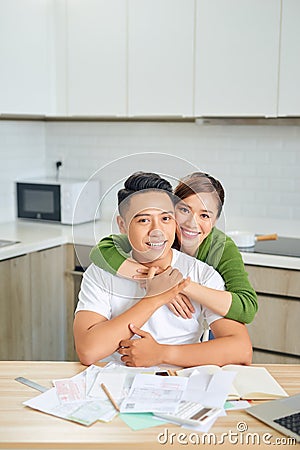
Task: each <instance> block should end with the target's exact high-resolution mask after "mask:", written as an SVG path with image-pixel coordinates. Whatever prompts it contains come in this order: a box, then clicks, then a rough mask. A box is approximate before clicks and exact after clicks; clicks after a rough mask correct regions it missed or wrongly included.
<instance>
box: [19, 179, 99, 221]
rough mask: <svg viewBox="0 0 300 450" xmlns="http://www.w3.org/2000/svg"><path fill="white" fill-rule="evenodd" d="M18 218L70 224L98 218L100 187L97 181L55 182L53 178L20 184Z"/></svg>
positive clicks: (32, 180) (25, 181)
mask: <svg viewBox="0 0 300 450" xmlns="http://www.w3.org/2000/svg"><path fill="white" fill-rule="evenodd" d="M16 192H17V212H18V213H17V216H18V217H19V218H21V219H35V220H46V221H51V222H59V223H62V224H66V225H71V224H74V225H75V224H79V223H84V222H90V221H93V220H94V219H96V218H97V214H98V206H99V203H100V185H99V181H97V180H88V181H83V180H71V179H69V180H67V179H60V180H58V181H57V180H55V179H52V178H45V179H42V180H41V179H31V180H23V181H18V182H17V183H16Z"/></svg>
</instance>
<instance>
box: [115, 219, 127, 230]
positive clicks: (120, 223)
mask: <svg viewBox="0 0 300 450" xmlns="http://www.w3.org/2000/svg"><path fill="white" fill-rule="evenodd" d="M117 224H118V227H119V230H120V233H122V234H127V227H126V224H125V220H124V219H123V217H121V216H117Z"/></svg>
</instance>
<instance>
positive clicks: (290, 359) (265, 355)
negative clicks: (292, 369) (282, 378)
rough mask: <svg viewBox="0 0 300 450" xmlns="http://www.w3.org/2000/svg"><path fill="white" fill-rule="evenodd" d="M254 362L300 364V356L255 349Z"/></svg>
mask: <svg viewBox="0 0 300 450" xmlns="http://www.w3.org/2000/svg"><path fill="white" fill-rule="evenodd" d="M252 363H253V364H300V356H298V357H297V356H289V355H284V354H280V353H272V352H264V351H259V350H256V349H255V350H254V352H253V358H252Z"/></svg>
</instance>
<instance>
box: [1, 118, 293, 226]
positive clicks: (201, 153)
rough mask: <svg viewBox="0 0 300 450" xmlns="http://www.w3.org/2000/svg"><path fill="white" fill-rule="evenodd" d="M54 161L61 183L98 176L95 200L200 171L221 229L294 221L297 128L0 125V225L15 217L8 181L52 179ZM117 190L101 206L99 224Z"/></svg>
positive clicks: (110, 205)
mask: <svg viewBox="0 0 300 450" xmlns="http://www.w3.org/2000/svg"><path fill="white" fill-rule="evenodd" d="M151 152H154V153H151ZM163 153H166V154H169V156H164V155H162V154H163ZM133 154H138V155H135V156H132V155H133ZM60 158H62V159H63V167H62V169H61V175H62V176H66V177H78V178H86V179H87V178H89V177H90V176H92V175H93V174H94V172H95V171H98V175H97V176H98V177H99V178H100V179H101V183H102V192H103V193H105V192H106V191H107V189H108V188H109V187H110V186H111V185H112V184H113V183H115V182H118V181H120V180H121V181H122V179H124V178H126V177H127V176H128V175H129V174H130V173H132V172H133V171H135V170H139V169H140V170H149V171H157V172H159V173H163V174H165V175H168V176H169V178H170V177H175V178H177V177H180V176H182V175H185V174H186V173H189V172H191V171H193V170H203V171H207V172H209V173H211V174H212V175H214V176H216V177H217V178H219V179H220V180H221V181H222V183H223V185H224V187H225V190H226V194H227V195H226V207H225V213H226V214H225V215H226V220H227V223H228V220H231V219H233V218H236V217H238V218H243V219H244V223H246V224H247V220H248V218H252V217H260V218H266V219H268V220H269V219H270V220H271V219H284V220H287V221H299V220H300V176H299V174H300V127H291V126H278V127H275V126H232V125H230V126H228V125H226V126H221V125H215V126H212V125H210V126H209V125H204V126H197V125H195V124H193V123H153V122H149V123H142V122H136V123H133V122H40V121H37V122H30V121H0V172H1V177H0V222H4V221H7V220H13V219H14V217H15V197H14V181H15V180H16V179H19V178H27V177H34V176H43V175H45V174H46V173H47V174H48V175H50V176H51V175H54V171H55V161H56V160H57V159H60ZM118 158H121V159H119V160H118V161H116V162H114V163H112V161H114V160H116V159H118ZM180 158H182V159H180ZM105 165H107V166H106V167H105ZM174 184H176V182H175V181H174ZM118 187H119V185H117V186H116V187H115V189H114V190H112V191H111V193H110V194H108V195H106V196H105V199H104V200H103V205H104V207H103V208H102V217H103V218H105V219H108V218H110V212H111V211H113V210H114V208H115V204H116V198H115V191H116V190H117V189H118ZM238 225H239V224H238ZM238 225H237V226H238ZM233 226H234V224H233V223H231V224H230V227H231V228H232V227H233ZM227 229H228V227H227ZM273 231H276V230H274V229H270V232H273Z"/></svg>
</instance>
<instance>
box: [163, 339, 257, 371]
mask: <svg viewBox="0 0 300 450" xmlns="http://www.w3.org/2000/svg"><path fill="white" fill-rule="evenodd" d="M161 350H162V363H163V364H172V365H177V366H182V367H192V366H200V365H205V364H215V365H218V366H224V365H225V364H246V365H247V364H251V359H252V346H251V342H250V340H248V339H244V340H242V341H240V342H239V345H237V337H236V336H225V337H222V338H218V339H213V340H211V341H207V342H202V343H197V344H183V345H162V346H161Z"/></svg>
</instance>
